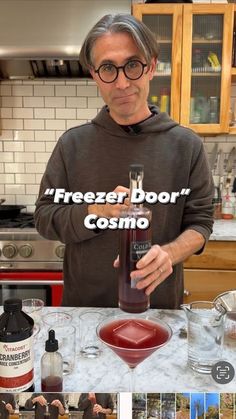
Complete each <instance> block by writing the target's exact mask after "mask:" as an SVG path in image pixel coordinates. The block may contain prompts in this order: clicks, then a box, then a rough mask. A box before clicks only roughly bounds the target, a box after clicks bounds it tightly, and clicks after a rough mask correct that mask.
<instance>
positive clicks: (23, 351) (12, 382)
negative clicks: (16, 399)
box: [0, 336, 34, 392]
mask: <svg viewBox="0 0 236 419" xmlns="http://www.w3.org/2000/svg"><path fill="white" fill-rule="evenodd" d="M32 343H33V338H32V336H31V337H29V338H27V339H24V340H20V341H18V342H0V391H5V392H8V391H9V392H11V391H25V390H27V389H28V388H29V387H30V386H31V385H32V384H33V380H34V369H33V345H32Z"/></svg>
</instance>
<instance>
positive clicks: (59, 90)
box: [55, 86, 76, 96]
mask: <svg viewBox="0 0 236 419" xmlns="http://www.w3.org/2000/svg"><path fill="white" fill-rule="evenodd" d="M55 89H56V96H75V95H76V86H55Z"/></svg>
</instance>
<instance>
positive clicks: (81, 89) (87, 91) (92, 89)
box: [77, 86, 98, 97]
mask: <svg viewBox="0 0 236 419" xmlns="http://www.w3.org/2000/svg"><path fill="white" fill-rule="evenodd" d="M97 93H98V89H97V86H77V96H86V97H89V96H95V97H96V96H97Z"/></svg>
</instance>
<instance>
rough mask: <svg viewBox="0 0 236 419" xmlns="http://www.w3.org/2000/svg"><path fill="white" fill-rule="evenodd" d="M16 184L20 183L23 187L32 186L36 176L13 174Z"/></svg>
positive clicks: (31, 174)
mask: <svg viewBox="0 0 236 419" xmlns="http://www.w3.org/2000/svg"><path fill="white" fill-rule="evenodd" d="M15 178H16V183H22V184H25V185H34V184H35V183H36V175H35V174H33V173H30V174H25V173H16V174H15Z"/></svg>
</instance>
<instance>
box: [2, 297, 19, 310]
mask: <svg viewBox="0 0 236 419" xmlns="http://www.w3.org/2000/svg"><path fill="white" fill-rule="evenodd" d="M21 309H22V300H20V299H19V298H9V299H8V300H5V301H4V311H6V312H7V313H10V312H12V311H20V310H21Z"/></svg>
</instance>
